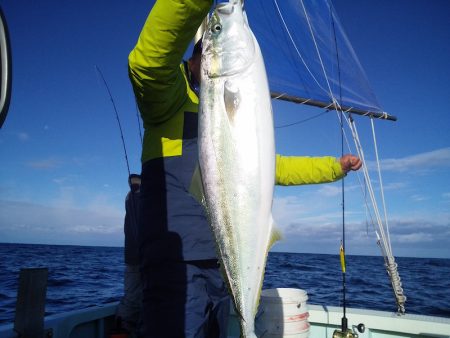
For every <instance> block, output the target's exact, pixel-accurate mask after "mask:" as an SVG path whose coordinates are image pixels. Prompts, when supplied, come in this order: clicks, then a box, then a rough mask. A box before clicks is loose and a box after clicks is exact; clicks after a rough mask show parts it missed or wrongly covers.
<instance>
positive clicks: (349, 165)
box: [339, 154, 362, 174]
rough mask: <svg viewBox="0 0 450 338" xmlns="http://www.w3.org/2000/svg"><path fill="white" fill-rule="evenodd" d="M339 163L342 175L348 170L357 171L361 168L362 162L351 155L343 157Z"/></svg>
mask: <svg viewBox="0 0 450 338" xmlns="http://www.w3.org/2000/svg"><path fill="white" fill-rule="evenodd" d="M339 161H340V162H341V168H342V171H343V173H344V174H346V173H348V172H349V171H350V170H358V169H359V168H361V166H362V162H361V160H360V159H359V157H357V156H355V155H351V154H347V155H344V156H342V157H341V158H340V160H339Z"/></svg>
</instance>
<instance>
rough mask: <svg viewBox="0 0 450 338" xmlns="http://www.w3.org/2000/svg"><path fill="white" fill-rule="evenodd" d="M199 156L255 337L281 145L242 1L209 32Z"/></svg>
mask: <svg viewBox="0 0 450 338" xmlns="http://www.w3.org/2000/svg"><path fill="white" fill-rule="evenodd" d="M201 69H202V71H201V86H200V88H201V89H200V111H199V160H200V172H201V177H202V182H203V190H204V196H205V204H206V209H207V212H208V216H209V218H210V222H211V226H212V229H213V232H214V236H215V239H216V243H217V248H218V255H219V259H220V261H221V264H222V268H223V270H224V274H225V278H226V281H227V282H228V285H229V288H230V291H231V294H232V298H233V301H234V304H235V308H236V311H237V312H238V314H239V315H240V318H241V321H240V322H241V335H242V336H243V337H256V335H255V333H254V318H255V314H256V311H257V308H258V304H259V296H260V291H261V288H262V283H263V278H264V270H265V265H266V258H267V252H268V250H269V247H270V245H271V244H272V243H273V242H274V240H275V239H276V237H277V233H276V232H275V231H274V230H273V220H272V213H271V209H272V199H273V189H274V180H275V146H274V129H273V118H272V107H271V101H270V92H269V87H268V82H267V76H266V71H265V67H264V61H263V58H262V55H261V51H260V48H259V45H258V42H257V41H256V39H255V37H254V35H253V33H252V31H251V30H250V27H249V25H248V22H247V18H246V15H245V12H244V11H243V8H242V5H241V4H240V1H231V2H229V3H222V4H219V5H217V7H216V8H215V11H214V13H213V15H212V17H211V19H210V21H209V24H208V27H207V29H206V31H205V33H204V36H203V51H202V63H201Z"/></svg>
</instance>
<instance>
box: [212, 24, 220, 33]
mask: <svg viewBox="0 0 450 338" xmlns="http://www.w3.org/2000/svg"><path fill="white" fill-rule="evenodd" d="M221 30H222V25H221V24H220V23H216V24H215V25H213V26H212V28H211V31H212V32H213V33H215V34H217V33H220V31H221Z"/></svg>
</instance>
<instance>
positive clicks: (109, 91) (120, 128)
mask: <svg viewBox="0 0 450 338" xmlns="http://www.w3.org/2000/svg"><path fill="white" fill-rule="evenodd" d="M95 69H96V70H97V72H98V74H99V75H100V77H101V79H102V80H103V83H104V85H105V88H106V90H107V91H108V95H109V99H110V100H111V103H112V105H113V108H114V112H115V115H116V119H117V124H118V125H119V130H120V137H121V139H122V146H123V152H124V154H125V162H126V164H127V170H128V177H130V175H131V172H130V164H129V162H128V154H127V147H126V146H125V138H124V137H123V131H122V124H121V123H120V118H119V113H118V111H117V108H116V103H115V102H114V98H113V96H112V94H111V90H110V89H109V86H108V84H107V83H106V80H105V77H104V76H103V73H102V71H101V70H100V68H99V67H98V66H97V65H95Z"/></svg>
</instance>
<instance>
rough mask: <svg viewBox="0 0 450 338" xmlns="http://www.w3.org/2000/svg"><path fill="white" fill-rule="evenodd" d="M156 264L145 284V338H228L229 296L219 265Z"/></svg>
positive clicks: (143, 332) (143, 317)
mask: <svg viewBox="0 0 450 338" xmlns="http://www.w3.org/2000/svg"><path fill="white" fill-rule="evenodd" d="M206 262H207V263H206V264H205V263H202V262H201V263H200V264H197V263H194V264H192V263H193V262H190V263H186V262H164V263H161V264H154V266H153V268H152V270H151V271H150V270H149V271H148V274H147V277H148V278H147V279H146V280H145V281H144V290H143V294H144V301H143V311H142V312H143V313H142V320H143V323H142V324H143V331H142V337H144V338H153V337H154V338H156V337H157V338H172V337H173V338H183V337H187V338H219V337H220V338H225V337H226V336H227V326H228V315H229V304H230V303H229V302H230V300H229V296H228V292H227V290H226V287H225V285H224V283H223V281H222V277H221V273H220V271H219V269H218V268H217V265H216V264H215V266H211V262H210V261H206Z"/></svg>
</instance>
